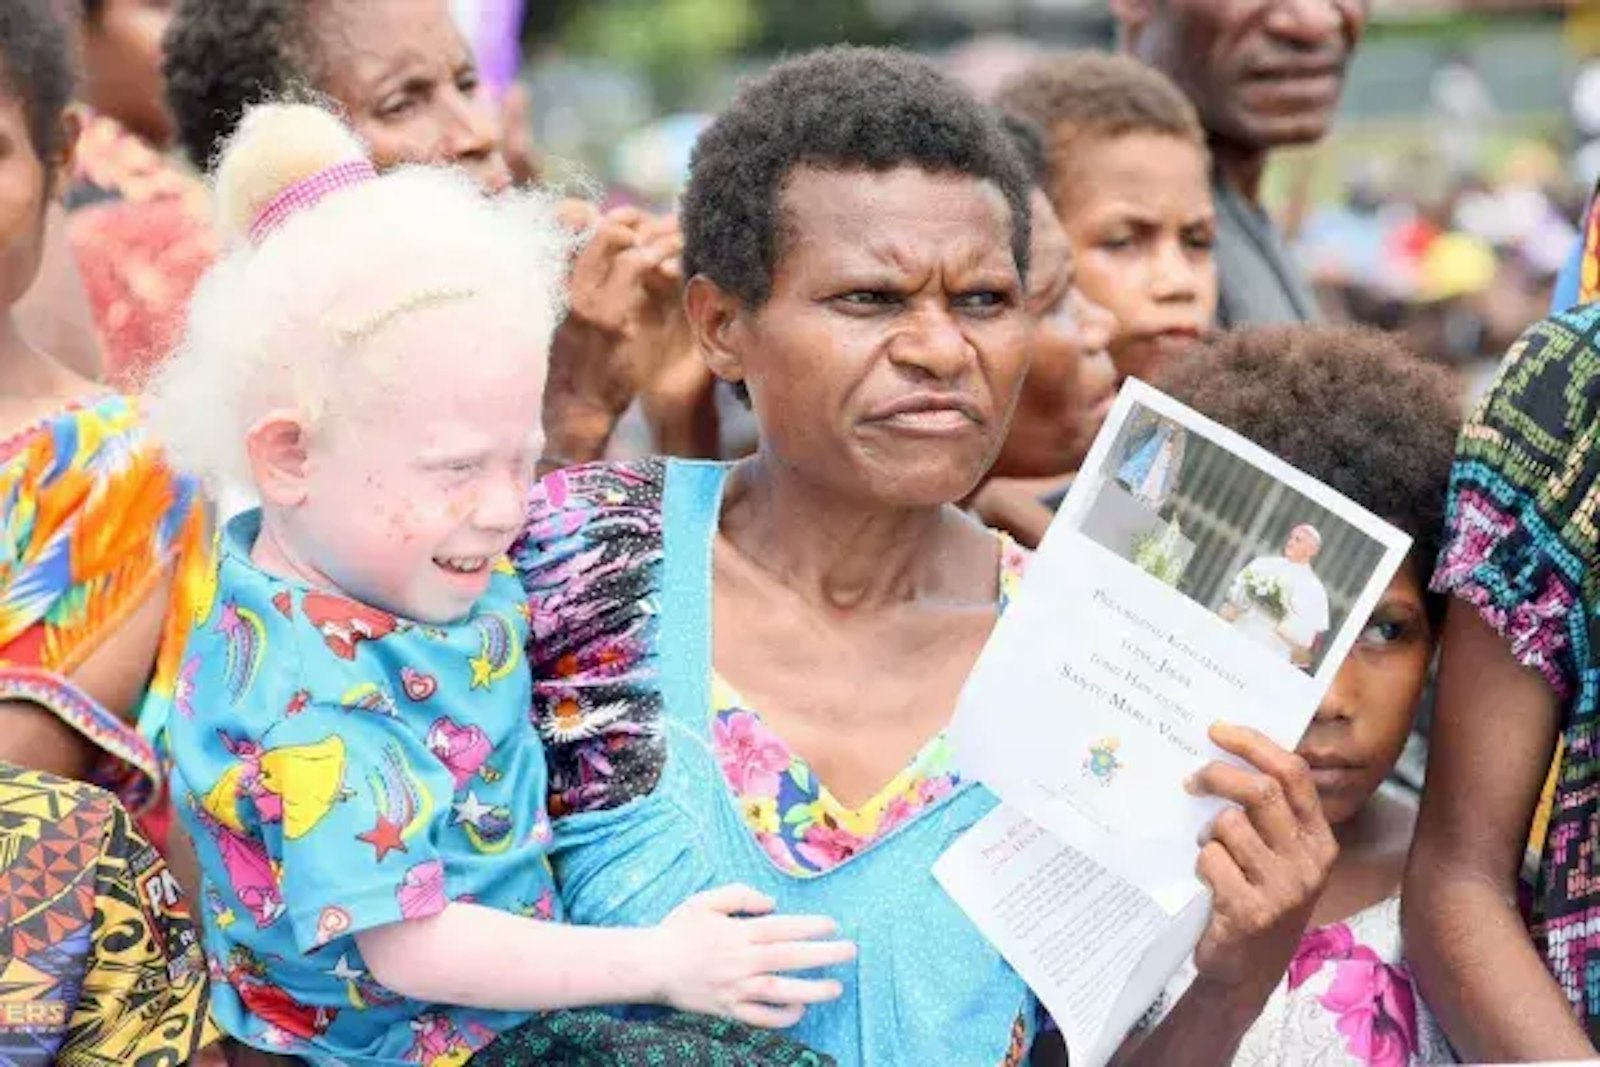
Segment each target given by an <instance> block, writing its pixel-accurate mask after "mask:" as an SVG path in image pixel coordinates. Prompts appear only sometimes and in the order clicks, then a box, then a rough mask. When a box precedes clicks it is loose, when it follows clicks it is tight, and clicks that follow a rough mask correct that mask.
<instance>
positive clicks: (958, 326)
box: [517, 49, 1334, 1064]
mask: <svg viewBox="0 0 1600 1067" xmlns="http://www.w3.org/2000/svg"><path fill="white" fill-rule="evenodd" d="M1029 197H1030V182H1029V181H1028V178H1027V175H1026V174H1025V172H1024V170H1023V168H1022V166H1021V165H1020V163H1019V162H1018V160H1017V158H1016V155H1015V153H1014V152H1013V150H1012V148H1011V146H1010V145H1009V144H1008V143H1007V141H1006V136H1005V133H1004V132H1003V130H1002V129H1001V128H1000V127H999V125H998V124H997V122H996V121H995V119H994V118H993V117H992V116H991V115H990V114H989V113H988V112H987V111H985V110H984V109H983V108H982V107H981V106H980V105H978V104H977V103H975V102H974V101H972V100H971V99H970V98H968V97H967V96H966V95H965V94H963V93H962V92H961V91H960V90H959V89H957V88H956V87H955V86H954V85H953V84H951V83H950V82H948V81H947V80H945V79H944V78H943V77H942V76H941V75H940V74H938V73H937V71H936V70H934V69H933V68H932V67H931V66H929V65H927V64H925V63H923V62H921V61H919V60H916V59H913V58H911V57H908V56H905V55H903V54H898V53H893V52H880V51H871V50H856V49H840V50H830V51H825V52H820V53H816V54H813V55H810V56H807V57H804V58H801V59H799V60H795V61H793V62H790V63H786V64H783V65H780V66H779V67H777V68H774V69H773V70H772V71H771V72H770V73H769V74H768V75H767V76H766V77H764V78H762V79H760V80H759V81H756V82H754V83H752V84H750V85H748V86H746V87H745V88H744V89H743V90H742V91H741V93H740V94H739V96H738V98H737V99H736V100H735V101H734V102H733V104H732V105H731V106H730V107H729V109H728V110H727V111H726V112H725V113H724V114H723V115H722V116H721V117H720V118H719V119H718V120H717V122H716V123H715V125H713V126H712V128H711V129H710V130H709V131H708V132H707V133H706V134H705V136H704V137H703V138H702V140H701V142H700V145H699V147H698V148H697V150H696V153H695V157H694V162H693V167H692V176H691V179H690V185H689V190H688V193H687V195H686V198H685V202H684V220H685V234H686V248H685V265H686V270H687V272H688V273H689V274H691V275H692V276H693V278H692V281H691V282H690V285H689V290H688V308H689V317H690V322H691V324H692V326H693V329H694V332H695V337H696V339H697V341H698V344H699V347H700V350H701V352H702V354H703V355H704V357H705V359H706V360H707V362H708V363H709V364H710V366H711V367H712V369H713V370H714V371H715V372H716V374H717V375H718V376H719V377H721V378H723V379H724V380H728V381H735V382H740V383H742V384H743V385H744V386H745V387H746V388H747V389H748V392H749V395H750V398H751V402H752V405H753V408H754V411H755V415H756V418H757V420H758V421H759V423H760V426H761V445H760V450H759V451H758V452H757V454H756V455H755V456H754V457H752V458H750V459H748V460H745V461H743V462H741V463H739V464H736V465H733V466H723V465H718V464H707V463H686V462H674V461H648V462H642V463H632V464H621V465H610V466H593V467H585V468H578V469H575V470H570V471H564V472H559V473H557V474H554V475H551V476H550V477H549V478H547V479H546V480H545V482H544V483H543V485H542V486H541V488H540V489H539V490H538V491H537V492H536V493H535V495H534V498H533V500H532V503H531V508H530V515H529V522H528V529H527V535H526V538H525V540H524V542H523V544H522V545H521V547H520V549H519V551H518V553H517V562H518V566H519V570H520V572H521V574H522V578H523V581H524V584H525V585H526V587H527V589H528V593H529V603H530V608H531V615H532V619H533V628H534V639H533V641H532V643H531V647H530V651H529V657H530V661H531V662H532V663H533V664H534V671H535V683H536V696H535V704H536V706H535V713H536V715H537V717H538V719H539V721H540V723H541V725H542V727H543V729H544V730H545V732H546V735H547V736H548V737H549V738H550V739H551V740H552V742H553V744H552V745H551V748H550V760H551V764H552V766H551V771H552V776H551V779H552V789H553V793H554V795H553V797H552V808H553V811H554V812H555V813H556V815H557V816H558V819H557V847H556V851H555V862H556V864H557V873H558V875H559V877H560V878H561V880H562V885H563V887H564V892H565V893H566V894H567V895H568V900H569V902H570V904H571V909H572V914H573V917H574V919H575V920H576V921H579V922H587V923H610V924H643V923H649V922H654V921H656V920H657V919H659V917H660V916H661V915H663V914H665V913H666V912H667V911H668V910H670V909H671V908H672V907H673V906H675V905H676V904H677V903H679V902H680V901H682V900H683V899H684V898H686V897H687V896H689V895H691V894H692V893H693V892H695V891H696V890H697V889H700V888H702V887H705V886H708V885H711V884H714V883H716V882H720V881H723V880H729V879H732V880H739V881H743V882H747V883H748V884H750V885H753V886H755V887H757V888H759V889H761V890H762V891H763V892H766V893H769V894H771V895H772V896H773V897H775V898H776V900H777V901H778V903H779V907H780V908H781V909H782V910H784V911H820V912H825V913H829V914H831V915H833V916H834V917H835V918H837V919H838V920H839V922H840V924H841V927H842V930H843V933H844V936H847V937H850V938H853V939H855V940H856V941H857V942H858V943H859V945H860V958H859V961H858V963H857V964H856V965H854V966H853V967H850V968H847V969H838V970H837V977H838V978H839V979H840V980H841V981H842V982H843V984H844V991H845V992H844V996H843V997H842V998H841V999H840V1000H839V1001H837V1002H836V1003H834V1004H831V1005H820V1006H813V1007H811V1008H809V1009H808V1010H807V1011H806V1012H805V1015H804V1018H803V1019H801V1020H800V1021H799V1022H798V1024H797V1025H796V1026H794V1028H793V1029H792V1030H791V1031H790V1032H791V1033H792V1034H793V1036H795V1037H796V1038H797V1039H799V1040H801V1041H803V1042H805V1043H807V1044H808V1045H811V1046H812V1047H814V1048H816V1049H818V1050H819V1051H822V1052H826V1053H829V1054H832V1055H834V1056H836V1057H838V1059H839V1061H840V1062H841V1063H874V1064H886V1063H914V1064H924V1063H963V1064H966V1063H974V1064H981V1063H988V1064H1000V1063H1006V1064H1016V1063H1020V1062H1022V1061H1023V1059H1024V1057H1025V1056H1026V1055H1027V1051H1028V1049H1029V1047H1030V1046H1031V1044H1032V1042H1033V1039H1034V1036H1035V1033H1036V1031H1037V1021H1038V1017H1039V1006H1038V1004H1037V1002H1036V1001H1035V1000H1034V999H1033V997H1032V995H1031V994H1030V993H1029V991H1028V989H1027V987H1026V985H1025V983H1024V982H1023V981H1022V979H1021V978H1020V977H1018V975H1017V974H1016V973H1015V972H1014V971H1012V970H1011V969H1010V967H1009V966H1007V964H1006V963H1005V961H1004V960H1003V959H1001V958H1000V956H999V954H998V953H997V952H995V950H994V949H993V948H992V947H991V946H990V945H989V944H988V943H987V942H986V941H985V940H984V938H983V937H982V935H981V934H979V932H978V931H977V930H976V928H974V927H973V926H972V925H971V924H970V923H969V922H968V921H967V919H966V918H965V917H964V916H963V915H962V914H961V912H960V911H959V909H957V908H956V906H955V904H954V903H953V902H952V901H951V900H950V899H949V898H948V897H947V896H946V895H945V894H944V892H943V891H942V890H941V889H940V888H939V887H938V886H937V884H936V883H935V882H934V880H933V877H932V875H931V874H930V867H931V865H932V863H933V861H934V859H935V858H936V857H937V856H938V855H939V854H940V853H941V852H943V851H944V849H945V848H947V847H948V846H949V845H950V843H951V842H952V841H953V840H954V839H955V837H956V836H958V835H959V834H960V833H962V832H963V831H964V830H966V829H968V828H970V827H971V826H972V825H973V824H974V823H975V822H977V820H979V819H980V818H982V817H983V816H984V815H985V814H987V813H988V812H989V811H991V810H992V809H993V808H994V806H995V803H996V801H995V799H994V798H993V796H992V795H991V794H989V793H988V792H987V791H986V790H984V789H983V788H982V787H980V786H979V785H978V784H977V783H975V782H970V781H965V780H963V779H962V778H961V776H960V774H959V773H958V771H957V769H956V768H955V767H954V766H953V764H952V760H951V752H950V748H949V745H948V743H947V741H946V739H945V732H944V731H945V728H946V725H947V723H948V721H949V717H950V714H951V711H952V709H953V707H954V704H955V699H956V694H957V692H958V691H959V689H960V687H961V684H962V682H963V681H964V679H965V678H966V676H967V674H968V672H969V671H970V669H971V667H972V665H973V662H974V661H975V659H976V657H977V655H978V651H979V649H980V648H981V647H982V645H983V643H984V641H985V640H986V639H987V638H988V635H989V633H990V631H991V629H992V628H993V626H994V622H995V619H996V617H997V615H998V613H999V612H1000V611H1001V610H1003V608H1004V604H1005V602H1006V598H1007V595H1008V593H1009V592H1010V591H1011V590H1012V589H1014V588H1015V583H1016V582H1017V580H1018V579H1019V577H1020V575H1021V572H1022V568H1023V566H1024V556H1023V553H1022V552H1021V551H1020V550H1019V549H1018V548H1017V547H1016V546H1015V545H1014V543H1012V542H1011V541H1010V540H1009V539H1007V538H1005V537H1003V536H997V535H996V534H994V533H993V532H991V531H988V530H985V529H984V528H983V527H981V526H979V525H978V524H977V523H975V522H973V521H972V520H971V519H969V518H967V517H966V516H965V515H964V514H963V513H962V512H961V511H960V510H959V509H958V508H956V507H955V506H954V502H955V501H958V500H961V499H963V498H964V497H966V496H967V495H968V494H969V493H971V491H972V490H973V488H974V486H975V485H976V484H977V483H978V481H979V480H980V478H981V477H982V476H983V474H984V472H985V471H986V470H988V468H989V467H990V465H991V464H992V463H993V461H994V459H995V456H996V454H997V453H998V451H999V449H1000V447H1001V445H1002V442H1003V441H1004V439H1005V435H1006V429H1007V424H1008V420H1009V418H1010V415H1011V412H1012V409H1013V407H1014V406H1015V403H1016V398H1017V393H1018V390H1019V388H1020V386H1021V383H1022V379H1023V375H1024V373H1025V371H1026V369H1027V361H1028V341H1029V330H1030V327H1031V324H1030V321H1029V316H1028V315H1027V314H1026V311H1025V309H1024V304H1025V301H1026V299H1027V295H1026V293H1027V288H1026V286H1027V276H1028V261H1029V251H1030V242H1029V237H1030V227H1029V215H1030V213H1029ZM1215 737H1216V740H1217V741H1218V743H1219V744H1221V745H1222V746H1223V747H1224V748H1226V749H1228V750H1229V751H1231V752H1233V753H1235V754H1237V755H1238V756H1240V757H1242V759H1243V761H1244V762H1245V764H1247V765H1249V766H1250V767H1251V768H1252V769H1245V768H1244V767H1237V766H1231V765H1230V766H1224V765H1222V764H1220V763H1218V764H1212V765H1210V766H1209V767H1207V768H1206V769H1205V770H1204V771H1203V772H1202V773H1201V774H1200V775H1199V778H1198V781H1199V783H1200V788H1202V789H1203V790H1205V791H1207V792H1210V793H1213V794H1215V795H1218V796H1222V797H1225V798H1229V799H1233V800H1236V801H1238V802H1240V803H1241V804H1243V805H1244V807H1243V810H1241V811H1239V812H1236V813H1235V814H1234V815H1233V816H1230V817H1226V818H1224V819H1223V820H1222V821H1221V822H1220V823H1219V830H1218V836H1217V839H1216V840H1214V841H1212V842H1210V843H1209V844H1207V845H1206V847H1205V849H1204V851H1203V853H1202V857H1201V859H1200V863H1199V873H1200V875H1201V877H1202V878H1203V879H1205V881H1206V882H1207V883H1208V884H1209V885H1210V886H1211V887H1212V888H1213V890H1214V891H1215V894H1216V896H1215V900H1216V904H1215V914H1214V916H1213V919H1212V922H1211V924H1210V926H1209V928H1208V930H1207V931H1206V933H1205V935H1204V938H1203V940H1202V941H1201V943H1200V945H1199V947H1198V949H1197V954H1196V963H1197V966H1198V968H1199V972H1200V975H1201V977H1200V979H1199V980H1198V981H1197V983H1196V984H1195V985H1194V986H1193V987H1191V989H1190V992H1189V993H1188V994H1187V995H1186V996H1185V998H1184V1000H1183V1001H1182V1002H1181V1003H1180V1004H1179V1005H1178V1006H1177V1007H1176V1008H1175V1009H1174V1011H1173V1012H1172V1014H1171V1015H1170V1016H1169V1017H1168V1018H1167V1021H1166V1023H1165V1024H1164V1025H1163V1026H1162V1027H1161V1028H1160V1029H1158V1030H1157V1031H1156V1032H1155V1033H1154V1034H1152V1035H1151V1037H1150V1038H1149V1039H1148V1040H1147V1041H1146V1042H1144V1043H1143V1044H1142V1045H1141V1046H1140V1047H1139V1048H1138V1049H1137V1050H1135V1051H1134V1052H1133V1056H1134V1057H1135V1058H1137V1059H1139V1060H1142V1061H1144V1062H1151V1063H1166V1064H1171V1063H1220V1062H1226V1061H1227V1060H1228V1058H1229V1057H1230V1055H1231V1052H1232V1049H1233V1048H1234V1046H1235V1045H1236V1043H1237V1041H1238V1040H1239V1038H1240V1035H1241V1034H1242V1033H1243V1032H1244V1030H1245V1028H1246V1027H1248V1025H1249V1024H1250V1022H1251V1020H1252V1019H1253V1018H1254V1017H1255V1015H1256V1013H1257V1011H1258V1010H1259V1009H1260V1006H1261V1004H1262V1003H1263V1002H1264V1000H1265V998H1266V996H1267V995H1268V993H1269V992H1270V991H1271V989H1272V988H1273V986H1274V985H1275V984H1276V982H1277V980H1278V978H1279V976H1280V975H1281V974H1282V973H1283V970H1284V967H1285V966H1286V964H1287V962H1288V960H1289V957H1290V954H1291V953H1292V952H1293V951H1294V947H1295V944H1296V942H1297V941H1298V938H1299V936H1300V933H1301V931H1302V930H1303V928H1304V926H1305V922H1306V918H1307V915H1308V914H1309V910H1310V908H1311V906H1312V904H1313V903H1314V901H1315V900H1316V897H1317V894H1318V892H1319V891H1320V888H1321V886H1322V883H1323V879H1324V878H1325V876H1326V873H1327V870H1328V867H1329V864H1330V863H1331V861H1332V857H1333V852H1334V847H1333V844H1332V837H1331V834H1330V832H1329V830H1328V826H1327V824H1326V822H1325V821H1324V820H1323V818H1322V814H1321V811H1320V808H1319V807H1318V805H1317V801H1316V792H1315V788H1314V787H1313V785H1312V783H1311V780H1310V778H1309V777H1308V775H1307V772H1306V768H1305V765H1304V764H1303V763H1302V762H1301V761H1299V760H1297V759H1295V758H1294V757H1292V756H1290V755H1289V754H1288V753H1285V752H1283V751H1282V750H1281V749H1278V748H1276V747H1275V746H1273V745H1272V744H1271V743H1270V742H1268V741H1266V740H1265V739H1264V738H1261V737H1260V736H1258V735H1255V734H1253V733H1250V732H1248V731H1243V730H1237V729H1229V728H1227V727H1221V726H1219V727H1218V728H1217V729H1216V732H1215ZM781 993H782V991H781V990H774V991H773V995H774V997H779V996H780V994H781Z"/></svg>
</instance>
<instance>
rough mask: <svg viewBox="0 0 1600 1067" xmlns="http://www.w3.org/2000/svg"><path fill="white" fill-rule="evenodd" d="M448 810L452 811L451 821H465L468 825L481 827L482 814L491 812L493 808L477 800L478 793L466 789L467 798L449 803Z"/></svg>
mask: <svg viewBox="0 0 1600 1067" xmlns="http://www.w3.org/2000/svg"><path fill="white" fill-rule="evenodd" d="M450 810H451V811H452V812H453V815H452V821H453V822H456V823H466V824H467V825H469V826H476V827H479V828H480V829H481V828H482V826H483V819H484V816H486V815H489V814H490V813H492V812H493V811H494V808H493V807H492V806H490V805H488V804H485V803H484V802H483V801H481V800H479V799H478V794H477V793H475V792H473V791H472V790H470V789H469V790H468V791H467V799H465V800H458V801H456V802H455V803H454V804H453V805H451V809H450Z"/></svg>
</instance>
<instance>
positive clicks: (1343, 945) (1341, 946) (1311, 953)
mask: <svg viewBox="0 0 1600 1067" xmlns="http://www.w3.org/2000/svg"><path fill="white" fill-rule="evenodd" d="M1355 944H1356V939H1355V935H1353V934H1351V933H1350V928H1349V927H1348V926H1346V925H1345V924H1344V923H1334V924H1333V925H1332V926H1324V927H1322V928H1321V929H1320V930H1313V931H1311V932H1310V933H1308V934H1306V935H1305V936H1304V937H1302V938H1301V939H1300V947H1299V948H1298V949H1297V950H1295V954H1294V959H1292V960H1290V961H1289V989H1290V991H1291V992H1293V991H1294V990H1296V989H1299V988H1300V987H1301V986H1302V985H1304V984H1305V982H1306V979H1308V978H1310V977H1311V976H1312V975H1314V974H1316V973H1317V972H1318V971H1320V970H1321V969H1322V965H1323V964H1324V963H1327V962H1328V961H1329V960H1347V959H1349V958H1350V952H1351V950H1352V949H1354V948H1355Z"/></svg>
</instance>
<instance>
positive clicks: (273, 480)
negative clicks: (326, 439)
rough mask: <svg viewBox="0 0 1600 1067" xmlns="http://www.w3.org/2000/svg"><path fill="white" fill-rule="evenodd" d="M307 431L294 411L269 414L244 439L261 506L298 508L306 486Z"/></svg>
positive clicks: (305, 493)
mask: <svg viewBox="0 0 1600 1067" xmlns="http://www.w3.org/2000/svg"><path fill="white" fill-rule="evenodd" d="M310 437H311V434H310V428H309V427H307V426H306V424H305V422H304V421H303V419H302V418H301V416H300V413H299V412H295V411H286V410H282V411H272V412H269V413H267V414H266V415H265V416H263V417H262V418H261V420H260V421H258V422H257V423H256V424H255V425H254V426H252V427H250V432H249V433H248V434H246V436H245V452H246V454H247V455H248V456H249V458H250V473H251V476H252V477H253V478H254V479H255V483H256V489H257V490H258V491H259V492H260V493H261V499H262V501H263V502H264V503H268V504H273V505H276V506H277V507H281V508H293V507H299V506H300V505H301V504H303V503H304V502H305V499H306V496H307V494H308V493H309V492H310V488H309V485H308V473H309V467H310V462H309V445H310Z"/></svg>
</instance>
